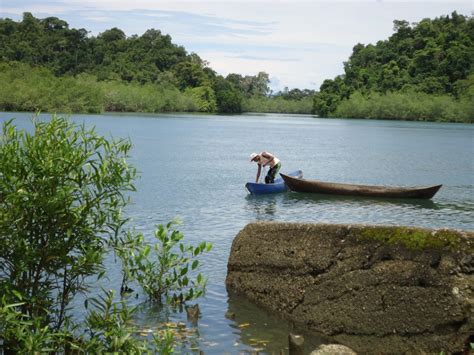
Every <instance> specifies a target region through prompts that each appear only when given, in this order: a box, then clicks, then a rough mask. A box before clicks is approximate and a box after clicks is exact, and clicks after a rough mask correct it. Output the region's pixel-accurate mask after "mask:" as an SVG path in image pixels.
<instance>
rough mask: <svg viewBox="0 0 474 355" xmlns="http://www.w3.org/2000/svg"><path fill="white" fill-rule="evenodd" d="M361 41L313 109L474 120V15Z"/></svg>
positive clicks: (402, 27)
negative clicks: (370, 42)
mask: <svg viewBox="0 0 474 355" xmlns="http://www.w3.org/2000/svg"><path fill="white" fill-rule="evenodd" d="M394 31H395V33H394V34H393V35H392V36H391V37H389V39H388V40H385V41H379V42H377V43H376V44H375V45H372V44H369V45H366V46H364V45H363V44H357V45H356V46H355V47H354V49H353V52H352V55H351V56H350V58H349V60H348V61H347V62H345V63H344V72H345V73H344V75H340V76H337V77H336V78H335V79H330V80H325V81H324V83H323V84H322V85H321V88H320V91H319V93H317V94H316V96H315V98H314V112H315V113H317V114H319V115H321V116H325V117H354V118H387V119H406V120H436V121H459V122H474V19H473V17H465V16H462V15H458V14H457V13H456V12H453V13H452V14H451V16H442V17H439V18H436V19H434V20H430V19H424V20H422V21H421V22H419V23H417V24H412V25H411V26H410V24H409V23H408V22H407V21H394Z"/></svg>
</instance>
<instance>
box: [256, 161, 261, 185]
mask: <svg viewBox="0 0 474 355" xmlns="http://www.w3.org/2000/svg"><path fill="white" fill-rule="evenodd" d="M261 170H262V166H261V165H260V164H258V169H257V178H256V179H255V182H256V183H258V179H259V178H260V171H261Z"/></svg>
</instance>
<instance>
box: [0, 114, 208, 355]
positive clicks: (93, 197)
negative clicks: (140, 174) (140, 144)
mask: <svg viewBox="0 0 474 355" xmlns="http://www.w3.org/2000/svg"><path fill="white" fill-rule="evenodd" d="M33 125H34V127H33V132H32V133H28V132H26V131H25V130H20V129H17V128H16V127H15V126H14V124H13V121H12V120H11V121H8V122H5V123H4V124H3V132H2V136H1V138H0V246H1V248H0V295H1V298H0V351H6V352H7V353H9V352H19V353H71V352H85V353H108V352H121V353H122V352H123V353H137V354H140V353H152V352H159V353H162V354H168V353H171V352H172V350H173V336H172V333H171V332H169V331H165V332H164V333H162V332H160V333H158V334H156V335H155V334H154V335H153V339H152V340H153V341H152V342H149V341H146V340H140V339H139V338H137V336H136V335H134V334H135V333H137V332H138V331H139V330H138V329H137V328H136V326H134V325H133V324H132V322H131V321H132V318H133V315H134V312H135V309H134V308H130V307H128V306H127V304H126V301H125V300H121V301H118V302H116V301H115V299H114V298H115V297H114V292H113V291H109V292H106V293H105V295H104V296H99V297H97V298H90V299H87V301H86V308H87V307H88V305H89V304H91V306H92V309H91V310H90V311H89V313H88V315H87V317H86V320H85V323H84V325H83V326H79V325H77V324H74V322H73V321H72V318H71V316H70V315H69V308H68V305H69V303H70V301H71V300H72V299H73V298H74V296H75V295H77V294H78V293H79V292H83V293H85V292H87V290H88V286H89V285H90V283H91V282H93V281H95V280H96V279H100V278H101V277H103V276H104V275H105V273H106V270H105V268H104V265H103V258H104V255H105V254H106V253H107V252H108V251H110V250H111V248H112V250H114V251H115V252H116V255H118V256H119V258H120V259H121V260H122V261H123V264H124V268H123V269H124V279H123V284H126V283H127V282H129V281H130V280H135V279H136V280H138V282H139V283H140V284H141V285H142V286H143V287H144V289H145V291H147V292H148V294H149V295H150V296H151V295H153V297H154V299H155V300H158V301H161V296H166V299H167V300H169V301H170V302H173V303H182V302H185V301H187V300H191V299H195V298H197V297H200V296H201V295H203V293H204V289H205V284H206V280H205V279H204V278H203V276H202V275H201V274H197V276H196V279H195V280H194V279H191V278H190V276H188V275H189V274H191V273H195V272H197V269H198V267H199V261H198V260H197V257H198V256H199V255H200V254H202V253H204V252H207V251H210V249H211V245H210V244H208V243H206V242H203V243H201V244H199V246H197V247H193V246H184V245H183V244H182V243H181V240H182V239H183V234H182V233H180V232H178V231H176V230H173V231H172V232H170V233H169V229H170V228H171V227H172V225H173V224H172V223H170V224H168V226H167V227H163V226H160V227H159V228H158V230H157V232H156V238H157V240H158V243H157V244H156V245H153V246H149V245H147V244H145V243H144V242H143V237H142V236H141V235H135V234H133V233H131V232H130V231H124V230H123V227H124V225H125V223H126V222H127V219H126V218H123V217H122V215H121V210H122V209H123V208H124V207H125V206H126V204H127V202H128V197H127V196H126V195H125V193H127V192H129V191H133V190H134V186H133V180H134V178H135V174H136V173H135V170H134V169H133V168H132V167H130V166H129V165H128V164H127V162H126V158H127V157H128V152H129V149H130V148H131V144H130V142H129V141H128V140H107V139H105V138H104V137H101V136H99V135H97V134H96V133H95V131H94V129H86V128H85V127H84V126H77V125H75V124H73V123H71V122H70V121H68V120H67V119H64V118H59V117H56V116H53V117H52V119H51V120H50V121H47V122H45V121H41V120H39V119H38V118H35V119H33ZM176 248H179V251H176V250H175V249H176Z"/></svg>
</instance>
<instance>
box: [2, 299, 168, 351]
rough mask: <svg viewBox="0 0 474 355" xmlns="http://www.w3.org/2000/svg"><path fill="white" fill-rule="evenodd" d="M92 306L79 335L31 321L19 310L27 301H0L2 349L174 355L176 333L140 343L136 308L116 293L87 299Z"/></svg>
mask: <svg viewBox="0 0 474 355" xmlns="http://www.w3.org/2000/svg"><path fill="white" fill-rule="evenodd" d="M89 302H90V303H91V304H92V309H91V310H89V312H88V314H87V316H86V320H85V323H84V325H83V327H82V329H81V330H80V334H78V333H79V331H77V332H76V334H75V333H74V332H73V331H71V330H69V329H68V327H63V329H60V330H57V329H53V328H50V327H49V326H48V325H41V322H40V319H39V318H31V317H30V316H29V315H28V314H24V313H22V312H21V311H20V307H21V306H22V305H23V304H24V302H18V303H11V304H9V303H7V301H6V297H5V296H3V297H2V298H1V299H0V350H6V351H7V352H11V351H14V352H18V353H29V354H36V353H38V354H39V353H41V354H43V353H50V354H55V353H57V354H64V353H66V354H68V353H77V352H84V353H94V354H98V353H111V352H114V353H133V354H143V353H147V354H149V353H159V354H171V353H172V352H173V334H172V333H171V332H170V331H165V332H164V334H163V335H162V336H157V335H155V334H153V337H152V341H151V342H150V341H147V339H144V340H140V339H139V338H138V337H136V336H135V335H134V334H135V333H137V332H139V329H138V328H137V327H136V326H135V325H134V324H133V322H132V317H133V314H134V313H135V311H136V309H135V308H130V307H128V306H127V304H126V302H124V301H123V300H122V301H118V302H116V301H115V300H114V292H113V291H107V292H105V296H99V297H97V298H92V299H90V300H88V303H89Z"/></svg>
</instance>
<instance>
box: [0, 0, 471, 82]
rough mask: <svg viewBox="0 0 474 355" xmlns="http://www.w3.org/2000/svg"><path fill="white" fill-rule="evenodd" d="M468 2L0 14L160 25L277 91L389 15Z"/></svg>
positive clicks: (77, 8) (16, 5) (321, 73)
mask: <svg viewBox="0 0 474 355" xmlns="http://www.w3.org/2000/svg"><path fill="white" fill-rule="evenodd" d="M473 7H474V0H437V1H433V0H405V1H402V0H364V1H362V0H344V1H342V0H332V1H331V0H324V1H323V0H312V1H310V0H253V1H249V0H240V1H239V0H212V1H209V0H201V1H199V0H186V1H185V0H174V1H162V0H134V1H125V0H50V1H43V0H0V17H2V18H5V17H8V18H11V19H13V20H21V18H22V13H23V12H31V13H32V14H33V15H34V16H35V17H38V18H44V17H48V16H56V17H59V18H60V19H62V20H65V21H66V22H68V23H69V26H70V27H71V28H85V29H86V30H88V31H89V34H90V35H91V36H96V35H98V34H99V33H101V32H103V31H105V30H106V29H109V28H112V27H118V28H120V29H121V30H123V31H124V32H125V34H126V35H127V36H131V35H134V34H137V35H142V34H143V33H144V32H145V31H146V30H147V29H150V28H154V29H158V30H161V32H162V33H164V34H169V35H170V36H171V37H172V39H173V43H175V44H178V45H182V46H184V47H185V48H186V50H187V51H188V52H195V53H197V54H198V55H199V56H200V57H201V58H202V59H205V60H207V61H208V62H209V63H210V64H209V65H210V67H211V68H212V69H214V70H215V71H216V72H217V73H219V74H222V75H224V76H226V75H227V74H229V73H239V74H242V75H256V74H257V73H258V72H259V71H265V72H266V73H268V74H269V75H270V79H271V83H270V87H271V88H272V89H273V90H274V91H278V90H282V89H283V88H284V87H289V88H290V89H292V88H300V89H305V88H306V89H315V90H317V89H319V86H320V85H321V84H322V82H323V81H324V80H325V79H332V78H334V77H335V76H337V75H340V74H343V73H344V70H343V62H344V61H346V60H347V59H348V58H349V56H350V55H351V53H352V48H353V47H354V45H356V44H357V43H363V44H369V43H376V42H377V41H379V40H385V39H387V38H388V37H389V36H390V35H391V34H392V33H393V20H407V21H409V22H410V23H412V22H419V21H420V20H422V19H423V18H435V17H439V16H444V15H448V14H451V12H453V11H457V12H458V13H459V14H463V15H470V16H472V14H473Z"/></svg>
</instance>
